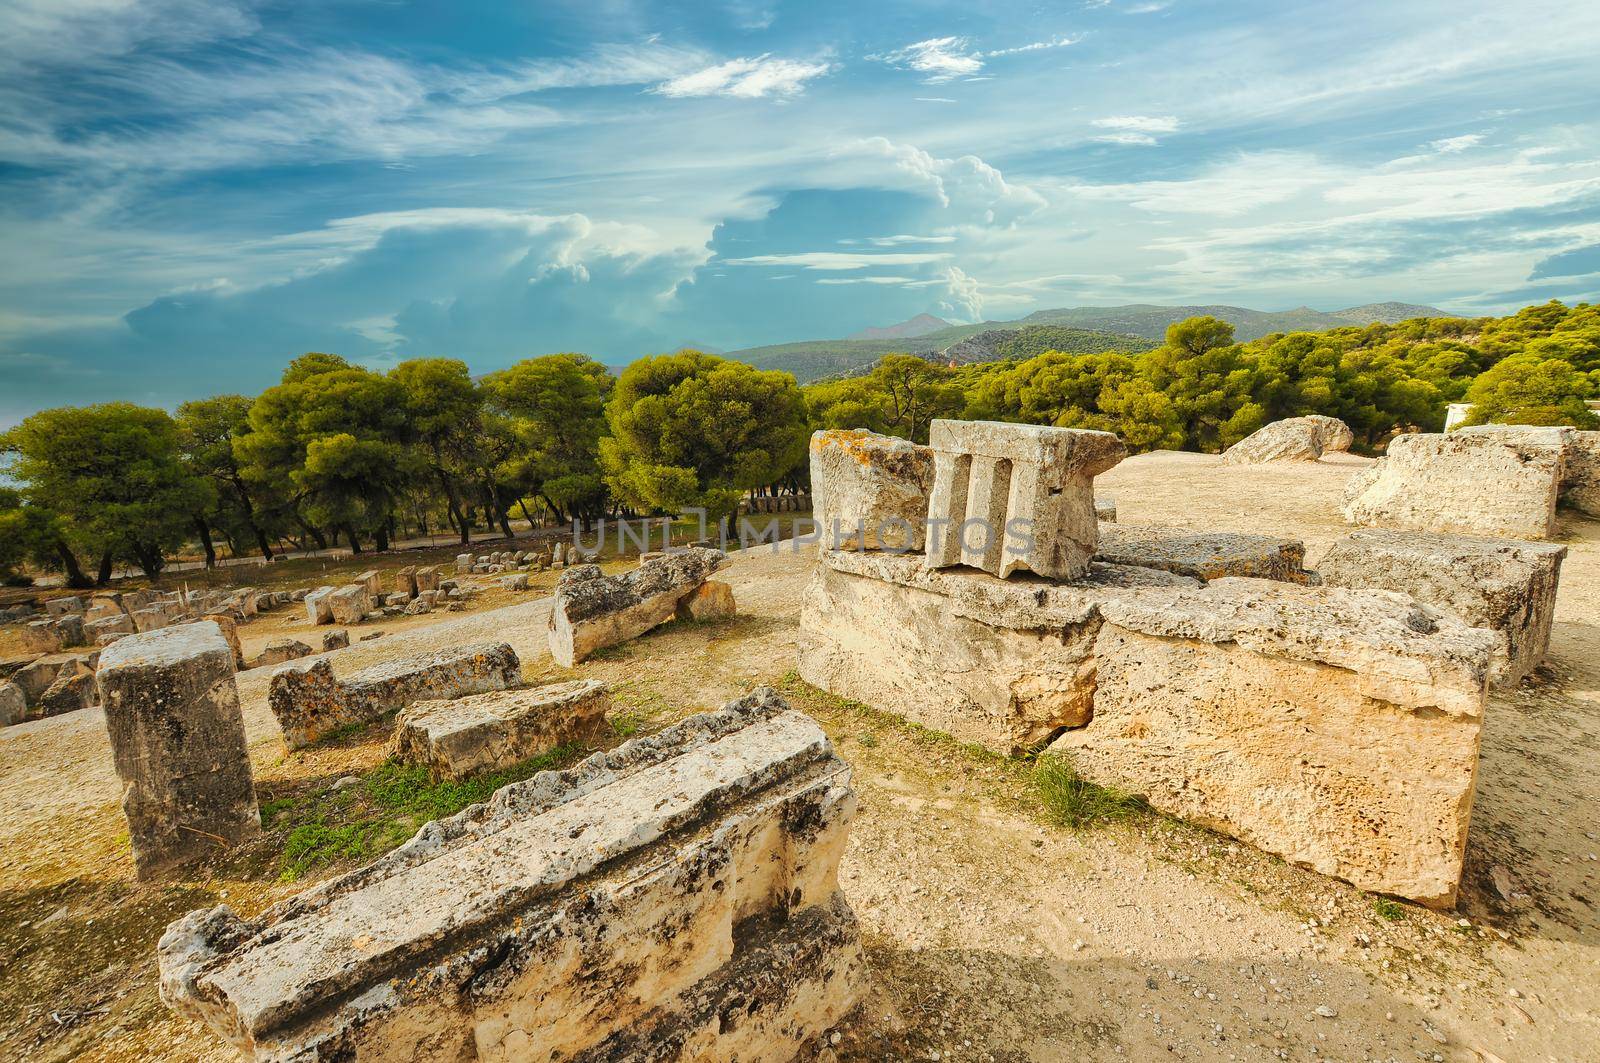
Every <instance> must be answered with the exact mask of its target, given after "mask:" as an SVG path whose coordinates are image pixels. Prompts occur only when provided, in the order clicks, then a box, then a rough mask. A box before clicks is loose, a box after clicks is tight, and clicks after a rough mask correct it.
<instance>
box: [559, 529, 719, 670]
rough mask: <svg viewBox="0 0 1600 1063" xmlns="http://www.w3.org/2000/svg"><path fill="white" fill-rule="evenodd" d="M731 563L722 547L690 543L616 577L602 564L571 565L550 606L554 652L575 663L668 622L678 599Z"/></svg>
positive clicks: (563, 662) (562, 661)
mask: <svg viewBox="0 0 1600 1063" xmlns="http://www.w3.org/2000/svg"><path fill="white" fill-rule="evenodd" d="M727 562H728V555H726V554H724V553H723V552H722V551H721V550H712V549H709V548H707V547H702V546H691V547H689V548H687V549H685V550H682V551H674V552H672V553H669V554H666V555H665V556H663V557H659V558H655V559H653V560H651V561H647V562H645V563H644V564H642V565H640V566H639V567H638V568H636V569H633V570H632V571H629V572H624V573H621V574H620V575H616V576H607V575H604V574H603V573H602V572H601V571H600V567H599V566H598V565H579V566H577V567H575V568H571V569H568V570H567V571H566V572H563V573H562V574H561V578H560V580H558V581H557V582H556V593H555V600H554V601H553V602H552V603H551V606H550V624H549V629H548V630H549V638H550V655H551V656H552V657H554V658H555V659H556V662H557V663H558V664H560V665H562V666H563V667H566V668H571V667H572V666H573V665H575V664H577V663H578V662H579V661H582V660H584V659H585V658H586V657H588V656H589V655H590V654H592V653H593V652H594V651H596V650H598V649H602V648H604V647H606V646H614V645H616V644H617V643H620V642H626V641H628V640H629V639H632V638H637V637H638V636H640V635H642V634H644V633H645V632H646V631H649V630H650V629H651V628H653V627H656V626H657V625H659V624H664V623H666V622H667V621H668V620H671V619H672V618H673V617H674V616H675V615H677V611H678V603H679V602H680V601H682V600H683V599H684V598H685V597H686V596H688V595H690V594H692V593H694V592H695V591H696V590H698V589H699V587H700V585H701V584H702V583H704V582H705V581H706V580H707V579H709V578H710V576H711V574H712V573H713V572H715V571H717V569H719V568H721V567H722V566H723V565H725V564H727Z"/></svg>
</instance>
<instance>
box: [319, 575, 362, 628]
mask: <svg viewBox="0 0 1600 1063" xmlns="http://www.w3.org/2000/svg"><path fill="white" fill-rule="evenodd" d="M327 602H328V615H329V617H331V618H332V622H333V623H335V624H358V623H360V622H361V619H362V617H364V616H366V615H367V614H368V613H370V612H372V595H371V593H370V592H369V591H368V590H367V584H365V583H351V584H349V585H347V586H344V587H340V588H339V589H338V590H336V591H334V592H333V593H332V594H330V595H328V598H327Z"/></svg>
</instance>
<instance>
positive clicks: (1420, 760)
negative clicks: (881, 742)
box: [1051, 578, 1495, 908]
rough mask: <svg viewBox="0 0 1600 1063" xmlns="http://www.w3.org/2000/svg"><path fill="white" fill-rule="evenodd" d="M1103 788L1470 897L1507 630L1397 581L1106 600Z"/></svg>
mask: <svg viewBox="0 0 1600 1063" xmlns="http://www.w3.org/2000/svg"><path fill="white" fill-rule="evenodd" d="M1101 612H1102V616H1103V617H1104V620H1105V623H1104V624H1103V626H1102V628H1101V630H1100V633H1099V635H1098V636H1097V637H1096V640H1095V647H1094V656H1095V658H1096V665H1097V668H1096V680H1095V681H1096V690H1095V696H1094V712H1093V715H1092V717H1091V719H1090V721H1089V723H1088V724H1087V725H1086V726H1084V727H1082V728H1079V729H1076V730H1071V731H1067V732H1066V733H1064V734H1063V735H1062V736H1061V738H1059V739H1058V740H1057V741H1056V742H1055V743H1054V744H1053V745H1052V747H1051V748H1052V749H1053V750H1055V751H1057V752H1063V753H1067V754H1069V755H1070V757H1071V760H1072V763H1073V764H1074V766H1075V767H1076V768H1077V769H1078V770H1079V771H1080V772H1082V773H1083V774H1085V775H1086V776H1088V777H1089V778H1091V779H1093V780H1095V781H1096V782H1099V783H1102V784H1106V785H1112V786H1118V787H1122V788H1124V789H1128V790H1131V791H1133V792H1135V793H1139V794H1142V795H1144V796H1145V797H1146V799H1148V800H1149V801H1150V803H1151V804H1152V805H1154V806H1155V807H1156V808H1158V809H1161V810H1162V811H1164V812H1168V813H1171V814H1173V815H1176V816H1180V817H1182V818H1184V819H1188V820H1191V821H1193V822H1196V823H1199V824H1201V825H1203V826H1206V827H1209V828H1211V829H1213V830H1217V831H1221V832H1222V833H1225V834H1229V835H1232V836H1233V837H1236V838H1240V839H1242V840H1244V841H1248V842H1250V843H1251V844H1253V845H1256V846H1258V847H1259V848H1262V849H1265V850H1267V851H1268V852H1273V853H1277V854H1278V855H1280V856H1282V857H1284V858H1285V859H1287V860H1290V861H1292V862H1294V863H1298V864H1303V865H1306V866H1309V867H1311V868H1313V869H1315V870H1317V871H1319V872H1321V873H1323V874H1326V875H1334V876H1337V877H1339V878H1342V879H1345V880H1347V881H1349V882H1352V883H1354V884H1355V885H1357V886H1359V887H1361V888H1362V889H1367V890H1372V891H1374V892H1378V893H1390V894H1395V895H1397V896H1401V897H1407V898H1410V899H1412V900H1415V901H1418V902H1420V903H1423V904H1428V905H1433V906H1439V907H1446V908H1448V907H1450V906H1451V905H1453V904H1454V903H1455V897H1456V890H1457V886H1458V883H1459V881H1460V876H1461V868H1462V862H1463V859H1464V856H1465V851H1466V836H1467V823H1468V820H1469V819H1470V817H1471V811H1472V797H1473V792H1474V786H1475V782H1476V778H1477V764H1478V742H1479V732H1480V728H1481V725H1482V720H1483V706H1484V700H1485V693H1486V679H1487V673H1488V668H1489V662H1490V659H1491V656H1492V652H1493V648H1494V644H1495V640H1494V636H1493V635H1492V633H1490V632H1488V631H1484V630H1482V629H1479V628H1472V627H1468V626H1466V625H1465V624H1464V623H1462V622H1461V621H1459V620H1457V619H1455V618H1454V617H1450V616H1446V615H1445V614H1443V613H1439V612H1436V611H1434V610H1432V609H1430V608H1428V607H1427V606H1423V605H1419V604H1418V603H1416V602H1415V601H1413V600H1412V599H1410V598H1408V597H1406V596H1403V595H1398V594H1392V593H1388V592H1384V591H1356V590H1347V589H1344V588H1337V587H1297V586H1293V585H1290V584H1284V583H1277V582H1271V581H1266V580H1249V579H1234V578H1228V579H1221V580H1217V581H1216V582H1214V583H1211V584H1209V585H1208V586H1206V587H1204V588H1202V589H1200V590H1196V591H1170V592H1168V591H1150V592H1148V593H1146V594H1144V595H1141V596H1139V597H1137V598H1135V597H1128V598H1124V599H1119V600H1114V601H1109V602H1107V603H1105V604H1104V605H1103V606H1102V610H1101Z"/></svg>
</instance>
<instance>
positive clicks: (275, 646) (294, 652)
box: [250, 639, 313, 668]
mask: <svg viewBox="0 0 1600 1063" xmlns="http://www.w3.org/2000/svg"><path fill="white" fill-rule="evenodd" d="M312 653H313V650H312V649H311V647H310V646H307V645H306V644H305V643H304V642H301V641H300V640H299V639H274V640H273V641H272V642H269V643H267V645H266V648H265V649H263V650H262V651H261V652H260V653H259V654H257V655H256V659H255V660H253V661H251V662H250V667H251V668H274V667H277V666H278V665H280V664H287V663H288V662H290V661H298V660H299V659H300V658H302V657H309V656H311V654H312Z"/></svg>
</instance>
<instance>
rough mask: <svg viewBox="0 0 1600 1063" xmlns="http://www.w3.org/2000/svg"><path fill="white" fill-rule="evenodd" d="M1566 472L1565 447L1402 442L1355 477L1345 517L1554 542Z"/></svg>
mask: <svg viewBox="0 0 1600 1063" xmlns="http://www.w3.org/2000/svg"><path fill="white" fill-rule="evenodd" d="M1561 473H1562V455H1561V452H1560V450H1559V449H1557V448H1555V447H1552V446H1548V445H1544V444H1537V443H1534V444H1530V443H1522V442H1514V441H1509V440H1506V439H1502V438H1499V437H1498V435H1497V434H1496V433H1475V432H1467V431H1456V432H1452V433H1450V434H1449V435H1426V434H1417V435H1403V436H1397V437H1395V438H1394V439H1393V440H1391V441H1390V443H1389V452H1388V455H1387V456H1386V457H1384V458H1382V459H1380V460H1379V461H1378V462H1377V463H1376V464H1374V465H1373V466H1372V467H1371V468H1369V469H1366V470H1364V471H1363V472H1361V473H1358V474H1357V475H1356V476H1354V477H1352V478H1351V480H1350V483H1349V485H1348V486H1347V487H1346V488H1345V496H1344V500H1345V503H1344V515H1345V518H1346V519H1347V520H1349V521H1350V522H1351V523H1353V524H1364V525H1375V526H1381V527H1393V528H1405V529H1409V530H1411V531H1431V532H1454V533H1460V534H1466V535H1473V534H1478V535H1504V536H1509V537H1512V538H1518V539H1548V538H1550V537H1552V536H1553V535H1554V534H1555V519H1556V517H1555V514H1556V496H1557V491H1558V488H1559V486H1560V483H1561Z"/></svg>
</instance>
